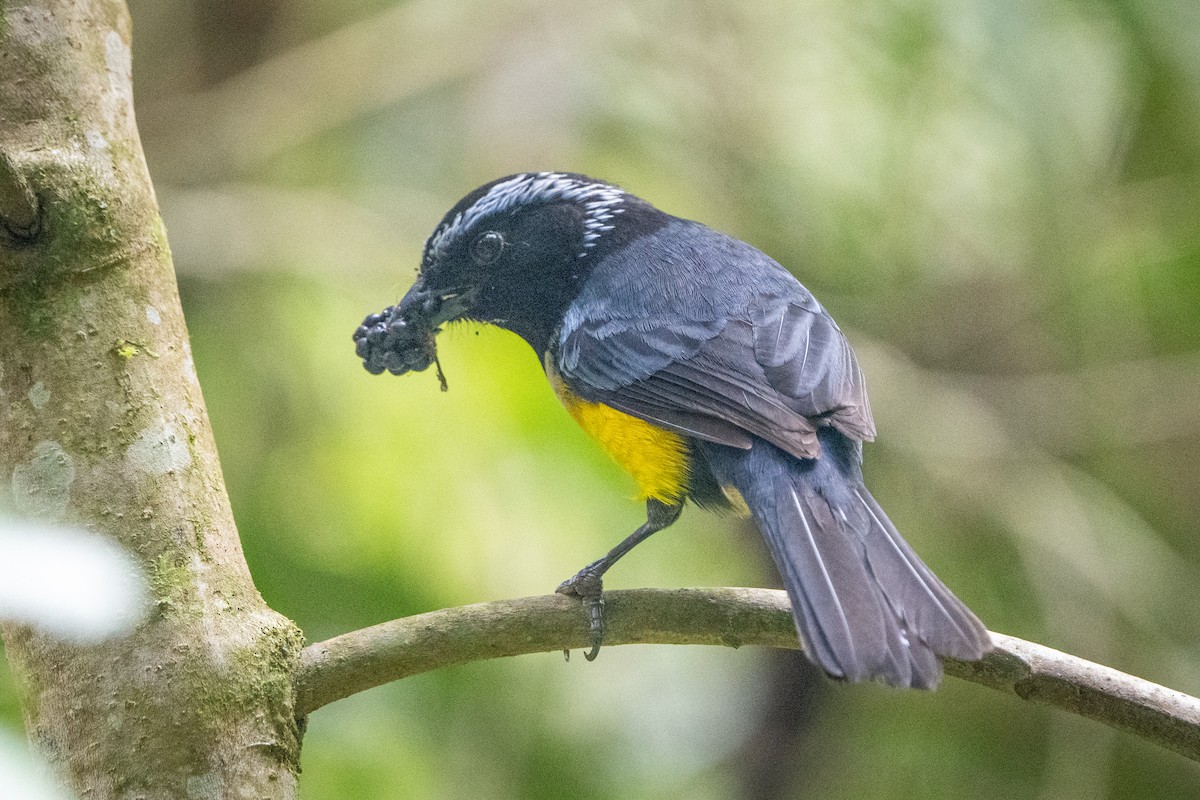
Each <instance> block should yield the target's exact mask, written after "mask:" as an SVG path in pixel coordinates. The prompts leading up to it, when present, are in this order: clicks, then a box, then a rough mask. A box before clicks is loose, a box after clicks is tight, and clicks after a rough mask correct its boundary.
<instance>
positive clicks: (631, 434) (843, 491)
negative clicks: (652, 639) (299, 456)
mask: <svg viewBox="0 0 1200 800" xmlns="http://www.w3.org/2000/svg"><path fill="white" fill-rule="evenodd" d="M455 320H474V321H478V322H485V323H490V324H492V325H497V326H499V327H501V328H506V329H508V330H510V331H512V332H514V333H516V334H517V335H519V336H520V337H521V338H523V339H524V340H525V341H526V342H528V343H529V345H530V346H531V347H532V348H533V349H534V351H535V352H536V353H537V354H538V355H539V356H540V357H541V360H542V364H543V367H544V368H545V371H546V377H547V378H548V379H549V381H550V384H551V386H553V388H554V391H555V392H556V393H557V395H558V397H559V399H560V400H561V401H562V403H563V405H564V406H565V407H566V410H567V411H568V412H570V414H571V416H573V417H574V418H575V419H576V421H578V423H579V424H580V425H581V426H582V427H583V428H584V429H585V430H586V431H587V432H588V433H590V434H591V435H592V436H594V437H595V438H596V439H597V440H598V441H599V443H600V445H601V446H602V447H603V448H604V449H605V450H606V451H607V452H608V453H609V454H610V455H611V456H612V457H613V458H614V459H615V460H616V461H617V462H618V463H619V464H621V465H622V466H623V467H624V468H625V469H626V470H628V471H629V472H630V473H631V474H632V475H633V477H634V478H635V480H636V482H637V484H638V486H639V488H640V490H641V494H642V496H643V498H644V499H645V501H646V522H645V524H644V525H642V526H641V527H640V528H638V529H637V531H635V532H634V533H633V534H632V535H630V536H629V537H628V538H626V539H625V540H624V541H622V542H621V543H620V544H618V545H617V546H616V547H615V548H613V550H612V551H610V552H609V553H608V554H607V555H605V556H604V557H603V558H601V559H599V560H597V561H595V562H593V563H592V564H589V565H588V566H587V567H584V568H583V569H582V570H580V571H579V573H578V574H576V575H575V576H574V577H572V578H571V579H569V580H567V581H565V582H564V583H563V584H562V585H561V586H560V587H559V588H558V591H559V592H562V593H565V594H572V595H578V596H580V597H582V598H583V599H584V601H585V602H586V604H587V608H588V609H589V613H590V618H591V626H592V627H591V630H592V642H593V647H592V651H591V652H590V653H589V654H588V656H589V660H590V658H592V657H594V656H595V654H596V652H597V650H598V648H599V646H600V642H601V641H602V637H603V616H602V609H603V605H602V598H601V590H602V576H603V575H604V573H605V571H606V570H608V568H609V567H611V566H612V565H613V564H614V563H615V562H616V561H617V559H619V558H621V556H623V555H624V554H625V553H627V552H628V551H629V550H630V549H631V548H632V547H633V546H634V545H636V544H637V543H638V542H640V541H642V540H644V539H645V538H647V537H648V536H650V535H651V534H653V533H655V532H656V531H659V530H662V529H663V528H665V527H667V526H668V525H670V524H671V523H673V522H674V521H675V520H676V519H677V518H678V517H679V514H680V512H681V510H682V509H683V505H684V502H685V501H687V500H692V501H693V502H695V503H696V504H697V505H699V506H702V507H708V508H728V507H731V506H732V507H736V508H740V509H748V510H749V512H750V514H751V515H752V516H753V518H754V521H755V523H756V524H757V526H758V529H759V531H760V532H761V533H762V535H763V538H764V539H765V540H766V543H767V546H768V547H769V549H770V551H771V555H772V556H773V558H774V560H775V564H776V566H777V567H778V568H779V572H780V574H781V575H782V577H783V582H784V585H785V586H786V587H787V592H788V596H789V597H790V599H791V603H792V614H793V616H794V618H795V621H796V629H797V631H798V632H799V635H800V641H801V643H802V645H803V647H804V652H805V653H806V654H807V656H808V657H809V658H810V659H811V660H812V661H814V662H815V663H816V664H818V665H819V666H820V667H821V668H822V669H823V670H824V671H825V672H826V673H828V674H829V675H830V676H832V677H835V678H839V679H843V680H847V681H863V680H879V681H882V682H884V683H887V684H890V685H893V686H900V687H920V688H933V687H935V686H936V685H937V684H938V682H939V680H940V679H941V674H942V669H941V663H940V662H939V660H938V658H937V656H951V657H953V658H957V659H963V660H974V659H978V658H980V657H982V656H983V655H984V654H985V653H986V652H987V651H988V650H989V649H990V647H991V645H990V642H989V639H988V634H987V631H986V629H985V628H984V627H983V625H982V624H981V623H980V621H979V620H978V619H977V618H976V617H975V615H974V614H972V613H971V611H970V610H969V609H968V608H967V607H966V606H965V605H964V604H963V603H962V602H961V601H960V600H959V599H958V598H957V597H955V596H954V595H953V594H952V593H951V592H950V590H949V589H947V588H946V587H945V585H944V584H942V582H941V581H940V580H938V578H937V577H936V576H935V575H934V574H933V573H932V572H931V571H930V570H929V568H928V567H926V566H925V564H924V563H923V562H922V561H921V559H920V558H918V557H917V555H916V554H915V553H914V552H913V551H912V549H911V548H910V547H909V546H908V544H907V543H905V541H904V539H902V538H901V537H900V534H899V533H898V532H897V531H896V528H895V527H894V526H893V525H892V523H891V521H890V520H889V519H888V517H887V515H886V514H884V512H883V509H882V508H880V506H879V504H878V503H877V502H876V501H875V498H874V497H872V496H871V493H870V492H868V491H867V488H866V486H864V485H863V478H862V472H861V470H860V463H861V458H862V443H863V442H864V441H869V440H871V439H873V438H874V436H875V423H874V421H873V420H872V417H871V410H870V407H869V405H868V403H867V393H866V386H865V384H864V381H863V375H862V372H861V370H860V369H859V366H858V363H857V361H856V359H855V357H854V353H853V351H852V350H851V349H850V345H849V343H847V341H846V338H845V336H844V335H843V334H842V332H841V330H840V329H839V328H838V326H837V325H836V324H835V323H834V321H833V319H832V318H831V317H830V316H829V314H828V312H826V311H825V309H824V308H823V307H822V306H821V304H820V303H818V302H817V301H816V299H815V298H814V297H813V296H812V294H811V293H810V292H809V291H808V290H807V289H805V288H804V287H803V286H802V285H801V284H800V283H799V281H797V280H796V278H795V277H793V276H792V274H791V273H789V272H788V271H787V270H786V269H784V268H783V267H782V266H780V265H779V264H777V263H776V262H775V261H773V260H772V259H771V258H769V257H768V256H766V255H764V254H763V253H761V252H759V251H758V250H756V249H755V248H753V247H751V246H750V245H748V244H745V243H744V242H741V241H738V240H737V239H733V238H731V237H729V236H726V235H724V234H721V233H718V232H716V231H714V230H712V229H710V228H707V227H705V226H704V225H702V224H700V223H698V222H692V221H689V220H685V219H680V218H678V217H674V216H671V215H670V214H666V213H664V212H662V211H659V210H658V209H656V208H655V207H653V206H652V205H650V204H649V203H647V202H645V201H644V200H641V199H639V198H637V197H634V196H633V195H631V194H629V193H628V192H625V191H623V190H622V189H620V188H618V187H616V186H613V185H611V184H608V183H605V182H602V181H598V180H594V179H592V178H588V177H585V176H583V175H577V174H572V173H557V172H538V173H522V174H518V175H511V176H508V177H505V178H500V179H499V180H496V181H493V182H491V183H488V184H486V185H484V186H481V187H479V188H478V189H476V190H475V191H473V192H471V193H470V194H468V195H467V196H466V197H464V198H463V199H462V200H460V201H459V202H458V204H457V205H455V206H454V208H452V209H450V211H449V212H448V213H447V214H446V216H445V217H444V218H443V219H442V221H441V223H440V224H439V225H438V226H437V228H436V229H435V230H434V232H433V234H432V235H431V236H430V238H429V241H428V242H427V244H426V245H425V251H424V256H423V258H422V261H421V270H420V274H419V277H418V279H417V282H416V283H415V284H414V285H413V287H412V289H411V290H410V291H409V292H408V293H407V294H406V295H405V296H404V298H403V299H402V300H401V301H400V303H399V304H398V305H396V306H393V307H390V308H387V309H384V311H382V312H380V313H378V314H372V315H370V316H368V317H367V318H366V319H365V320H364V322H363V324H362V325H361V326H359V328H358V329H357V330H356V331H355V333H354V339H355V343H356V350H357V353H358V355H359V356H360V357H361V358H362V359H363V364H364V366H365V367H366V369H367V370H368V371H370V372H372V373H375V374H379V373H381V372H383V371H385V370H386V371H389V372H392V373H394V374H397V375H398V374H402V373H404V372H408V371H410V370H423V369H425V368H427V367H428V366H429V365H430V364H431V363H433V362H434V361H435V359H436V348H435V346H434V342H435V336H436V334H437V332H438V331H439V330H440V326H441V325H443V324H444V323H447V322H451V321H455ZM439 372H440V370H439Z"/></svg>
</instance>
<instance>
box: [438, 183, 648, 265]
mask: <svg viewBox="0 0 1200 800" xmlns="http://www.w3.org/2000/svg"><path fill="white" fill-rule="evenodd" d="M625 197H626V195H625V192H624V191H622V190H621V189H618V188H617V187H616V186H610V185H609V184H607V183H600V182H598V181H591V180H587V179H583V178H580V177H578V176H575V175H565V174H563V173H560V172H525V173H522V174H520V175H516V176H514V177H512V178H509V179H508V180H506V181H501V182H500V183H497V184H496V185H495V186H493V187H492V188H491V189H489V190H488V192H487V194H485V195H483V196H482V197H480V198H479V199H478V200H476V201H475V202H474V203H473V204H472V205H471V206H470V207H468V208H466V209H464V210H463V211H460V212H459V213H458V214H455V215H454V218H453V219H451V220H450V221H449V222H446V223H444V224H442V225H439V226H438V228H437V230H435V231H434V232H433V235H432V236H430V237H429V241H428V242H427V243H426V245H425V259H424V261H423V262H422V264H421V268H422V270H423V269H425V268H426V267H428V266H429V265H430V264H432V263H434V262H436V261H437V260H438V259H439V258H441V257H442V256H443V255H444V254H445V252H446V251H447V250H448V249H449V247H450V245H451V244H453V243H454V242H455V241H457V240H458V238H459V237H460V236H462V235H463V233H465V232H466V231H469V230H471V229H472V228H473V227H474V226H475V225H476V224H477V223H478V222H479V221H480V220H482V219H485V218H487V217H489V216H492V215H494V214H502V213H504V212H505V211H511V210H514V209H517V208H521V207H523V206H531V205H542V204H545V203H552V202H555V201H558V200H569V201H572V202H578V203H580V204H581V205H582V206H583V210H584V219H583V248H582V249H581V250H580V252H579V257H580V258H582V257H583V256H585V255H587V251H588V249H589V248H591V247H592V246H594V245H595V244H596V241H597V240H598V239H599V238H600V235H601V234H602V233H604V232H605V231H610V230H612V228H613V226H612V225H611V224H610V220H612V218H613V217H614V216H616V215H617V214H620V213H621V211H622V210H623V209H621V208H617V206H619V205H620V203H621V201H622V200H624V199H625Z"/></svg>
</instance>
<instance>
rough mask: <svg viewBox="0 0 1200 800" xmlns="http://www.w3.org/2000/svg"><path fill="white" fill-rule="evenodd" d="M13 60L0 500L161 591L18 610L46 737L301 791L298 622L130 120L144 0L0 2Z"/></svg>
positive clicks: (0, 238)
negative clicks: (32, 618)
mask: <svg viewBox="0 0 1200 800" xmlns="http://www.w3.org/2000/svg"><path fill="white" fill-rule="evenodd" d="M0 70H2V71H3V73H4V76H5V78H4V80H3V81H0V120H2V121H3V123H2V124H0V161H2V162H3V165H2V166H3V168H0V231H2V235H0V365H2V367H3V369H2V370H0V397H2V398H3V403H2V404H0V508H10V509H15V510H17V511H20V512H22V513H23V514H25V515H27V516H33V517H39V518H42V519H47V520H52V521H56V522H62V523H66V524H71V525H74V526H77V527H82V528H85V529H87V530H90V531H94V532H96V533H98V534H102V535H106V536H109V537H111V538H112V539H114V540H116V541H118V542H119V543H121V544H122V545H124V546H125V547H126V548H127V549H128V550H129V551H130V552H131V553H132V554H133V556H134V558H135V559H136V560H137V562H138V563H139V564H140V565H141V567H142V569H143V571H144V573H145V574H146V576H147V578H148V583H149V586H150V591H151V594H152V602H153V604H154V608H153V610H152V612H151V613H150V614H149V615H148V617H147V619H146V621H145V622H144V623H143V624H142V625H141V626H140V627H139V628H138V629H137V630H136V631H135V632H134V633H133V634H132V635H131V636H129V637H127V638H125V639H123V640H120V641H112V642H106V643H103V644H100V645H92V646H88V647H81V646H77V645H71V644H66V643H63V642H58V641H54V640H52V639H50V638H48V637H46V636H43V635H41V634H38V633H36V632H34V631H32V630H30V629H28V628H24V627H20V626H16V625H11V624H10V625H5V626H4V628H3V634H4V639H5V648H6V653H7V655H8V656H9V659H10V661H11V662H12V664H13V667H14V671H15V672H16V674H17V676H18V678H19V680H20V683H21V685H22V691H23V702H24V708H25V714H26V721H27V727H28V730H29V733H30V735H31V738H32V739H33V740H34V742H35V743H36V744H37V746H38V747H39V748H40V749H41V750H42V751H43V753H44V754H45V755H46V756H47V757H48V758H49V760H50V761H51V762H52V763H54V764H56V765H57V766H58V767H59V768H60V769H61V771H62V773H63V774H64V775H65V776H66V778H67V780H68V781H69V783H70V784H71V785H72V786H73V788H74V789H75V790H76V792H77V793H78V794H79V795H80V796H85V797H89V798H118V797H122V798H124V797H128V796H138V797H145V798H160V797H161V798H167V797H208V796H211V797H223V798H236V797H279V798H287V797H292V796H294V794H295V775H296V772H297V771H298V762H299V747H300V732H299V729H298V726H297V723H296V720H295V715H294V712H293V698H292V694H293V693H292V674H293V672H294V670H295V665H296V662H297V659H298V657H299V652H300V648H301V647H302V644H303V642H302V637H301V634H300V632H299V630H298V629H297V628H296V627H295V626H294V625H293V624H292V623H291V622H290V621H289V620H286V619H285V618H283V617H281V616H280V615H278V614H276V613H275V612H273V611H272V610H271V609H270V608H268V607H267V606H266V604H265V603H264V602H263V601H262V598H261V597H260V596H259V594H258V592H257V590H256V589H255V587H254V585H253V582H252V581H251V579H250V575H249V571H248V569H247V568H246V564H245V561H244V558H243V556H242V552H241V548H240V545H239V542H238V539H237V532H236V529H235V527H234V523H233V518H232V514H231V513H230V509H229V505H228V500H227V498H226V495H225V491H224V484H223V481H222V478H221V473H220V466H219V464H218V461H217V455H216V450H215V446H214V444H213V439H212V432H211V429H210V427H209V423H208V418H207V415H206V412H205V409H204V403H203V398H202V396H201V393H200V388H199V384H198V382H197V380H196V376H195V373H194V369H193V366H192V362H191V357H190V353H189V349H188V344H187V334H186V329H185V326H184V322H183V316H182V312H181V310H180V307H179V300H178V296H177V289H176V285H175V280H174V274H173V271H172V265H171V256H170V251H169V248H168V246H167V242H166V237H165V233H164V230H163V226H162V221H161V218H160V217H159V213H158V208H157V205H156V201H155V198H154V191H153V188H152V187H151V184H150V179H149V175H148V173H147V170H146V165H145V162H144V160H143V157H142V152H141V145H140V143H139V141H138V135H137V130H136V127H135V125H134V118H133V102H132V89H131V85H130V74H129V72H130V25H129V18H128V13H127V11H126V9H125V8H124V6H123V4H122V3H120V2H110V1H109V0H84V1H83V2H66V1H65V0H63V1H55V0H41V1H40V2H30V3H25V4H22V5H20V6H17V5H13V4H11V3H4V2H0ZM30 220H35V221H36V224H31V222H30Z"/></svg>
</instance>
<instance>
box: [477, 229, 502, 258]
mask: <svg viewBox="0 0 1200 800" xmlns="http://www.w3.org/2000/svg"><path fill="white" fill-rule="evenodd" d="M503 250H504V237H503V236H501V235H500V234H499V233H497V232H496V231H488V232H486V233H481V234H479V238H477V239H476V240H475V243H474V244H472V245H471V259H472V260H473V261H474V262H475V263H476V264H478V265H479V266H481V267H482V266H484V265H486V264H491V263H492V262H493V261H495V260H496V259H498V258H499V257H500V253H501V252H502V251H503Z"/></svg>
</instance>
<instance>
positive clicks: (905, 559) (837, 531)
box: [706, 429, 990, 688]
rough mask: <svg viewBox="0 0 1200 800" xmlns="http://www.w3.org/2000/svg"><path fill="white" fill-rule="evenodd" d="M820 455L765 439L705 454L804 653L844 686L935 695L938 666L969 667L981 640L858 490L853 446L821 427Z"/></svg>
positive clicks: (981, 633) (983, 647)
mask: <svg viewBox="0 0 1200 800" xmlns="http://www.w3.org/2000/svg"><path fill="white" fill-rule="evenodd" d="M821 439H822V445H823V454H822V457H821V458H818V459H798V458H795V457H794V456H791V455H789V454H787V453H784V452H783V451H781V450H779V449H778V448H776V447H774V446H772V445H770V444H767V443H766V442H763V441H761V440H760V441H756V442H755V443H754V446H753V447H752V448H751V449H750V450H749V451H745V450H735V449H733V448H719V447H717V446H713V447H711V448H706V450H707V452H706V458H707V459H708V461H709V462H710V464H711V466H712V468H713V472H714V474H716V476H717V478H718V480H720V481H722V482H723V483H727V484H731V485H733V486H734V487H735V488H737V489H738V491H739V492H740V493H741V495H742V497H743V498H744V499H745V501H746V504H747V505H748V506H749V507H750V510H751V512H752V513H753V515H754V518H755V521H756V522H757V523H758V527H759V530H760V531H761V532H762V534H763V538H764V539H765V540H766V542H767V546H768V548H769V549H770V551H771V555H772V557H773V558H774V560H775V563H776V565H777V566H778V567H779V571H780V574H781V575H782V577H783V582H784V585H785V586H786V588H787V591H788V595H789V597H790V598H791V601H792V610H793V616H794V617H795V620H796V629H797V631H798V632H799V635H800V640H801V643H802V644H803V645H804V648H805V652H806V653H807V654H808V656H809V658H811V659H812V660H813V661H814V662H815V663H817V664H818V665H820V666H821V668H822V669H824V670H825V671H826V672H827V673H829V674H830V675H832V676H834V677H837V678H842V679H845V680H848V681H862V680H880V681H883V682H884V683H887V684H890V685H892V686H900V687H916V688H934V687H935V686H937V684H938V682H939V681H940V680H941V676H942V667H941V662H940V661H939V660H938V658H937V656H952V657H954V658H961V659H977V658H980V657H981V656H983V655H984V653H986V652H987V651H988V649H990V643H989V640H988V635H987V630H986V629H985V628H984V626H983V624H982V623H981V622H980V621H979V620H978V619H977V618H976V617H975V615H974V614H972V613H971V611H970V610H969V609H968V608H967V607H966V606H965V605H963V603H962V601H960V600H959V599H958V598H957V597H955V596H954V594H953V593H952V592H951V591H950V590H949V589H947V588H946V586H945V585H944V584H943V583H942V582H941V581H940V580H938V578H937V576H935V575H934V574H933V573H932V572H931V571H930V570H929V568H928V567H927V566H925V564H924V562H922V561H921V559H920V558H919V557H918V556H917V555H916V553H914V552H913V550H912V548H911V547H909V546H908V544H907V543H906V542H905V541H904V539H903V538H901V536H900V534H899V533H898V532H897V531H896V528H895V526H894V525H892V523H891V520H889V519H888V518H887V515H886V514H884V512H883V509H882V508H880V507H879V504H878V503H877V502H876V501H875V498H873V497H872V496H871V494H870V492H868V491H867V489H866V487H865V486H864V485H863V483H862V478H861V475H860V473H859V471H858V464H857V451H856V450H855V449H854V445H853V444H852V443H851V442H850V441H849V440H848V439H846V438H845V437H843V436H842V435H841V434H840V433H838V432H836V431H833V430H832V429H822V430H821Z"/></svg>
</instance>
